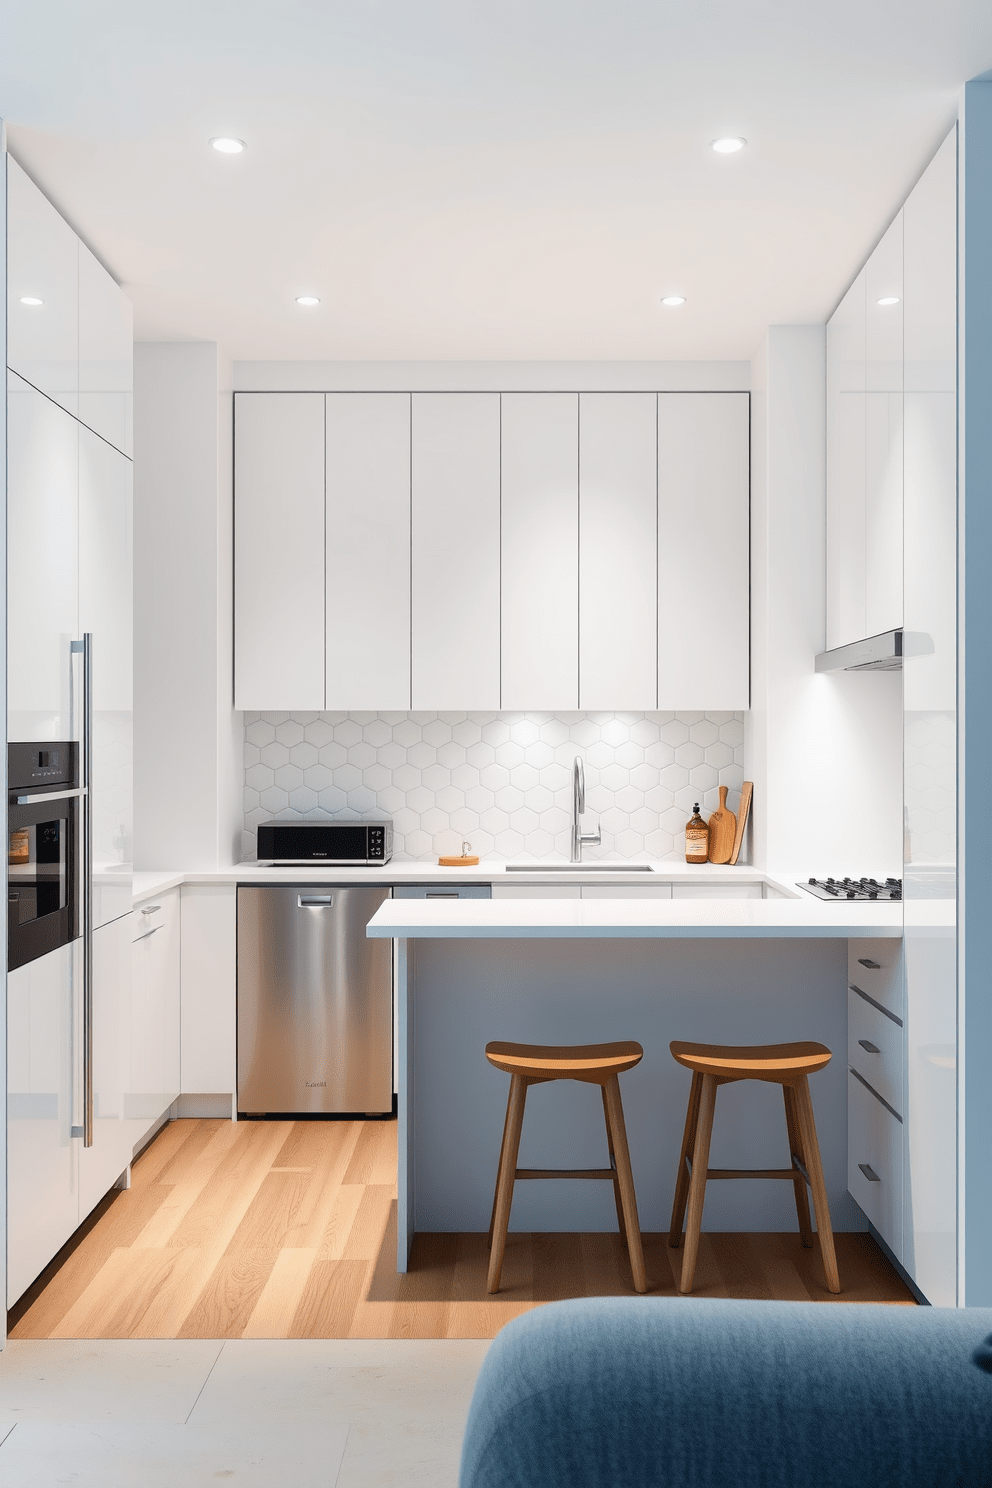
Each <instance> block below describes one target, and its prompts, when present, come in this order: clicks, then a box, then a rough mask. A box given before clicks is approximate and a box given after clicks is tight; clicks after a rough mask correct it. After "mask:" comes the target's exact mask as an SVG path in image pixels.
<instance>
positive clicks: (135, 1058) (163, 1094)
mask: <svg viewBox="0 0 992 1488" xmlns="http://www.w3.org/2000/svg"><path fill="white" fill-rule="evenodd" d="M133 920H134V925H133V933H132V944H131V957H132V965H133V978H134V982H133V987H132V1000H131V1008H132V1013H131V1084H130V1089H129V1091H128V1093H127V1096H126V1098H125V1102H124V1116H125V1120H126V1121H127V1123H128V1126H129V1129H130V1131H131V1141H132V1144H133V1145H135V1146H136V1145H137V1144H138V1143H139V1142H140V1141H141V1139H142V1138H143V1137H144V1136H145V1134H146V1133H147V1132H148V1131H150V1130H151V1128H152V1127H153V1126H154V1125H155V1123H156V1122H157V1121H158V1120H159V1118H160V1117H161V1116H163V1115H164V1114H165V1112H166V1111H167V1110H168V1108H169V1107H170V1106H171V1105H172V1103H173V1101H174V1100H176V1099H177V1097H178V1095H179V986H180V983H179V955H180V936H179V890H178V889H170V890H169V891H168V892H167V893H165V894H157V895H156V896H155V898H154V899H150V900H148V901H147V902H146V903H144V904H142V905H140V906H139V907H138V909H137V910H136V911H135V914H134V916H133Z"/></svg>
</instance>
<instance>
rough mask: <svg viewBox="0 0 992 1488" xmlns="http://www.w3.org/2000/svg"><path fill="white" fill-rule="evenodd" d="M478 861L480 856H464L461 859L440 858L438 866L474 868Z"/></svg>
mask: <svg viewBox="0 0 992 1488" xmlns="http://www.w3.org/2000/svg"><path fill="white" fill-rule="evenodd" d="M478 861H479V859H478V855H476V856H475V857H472V855H471V854H468V855H467V856H466V855H465V854H463V855H462V856H461V857H460V858H438V860H437V865H438V867H439V868H474V867H475V866H476V864H477V863H478Z"/></svg>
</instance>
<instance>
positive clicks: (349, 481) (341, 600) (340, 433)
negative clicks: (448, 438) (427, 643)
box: [324, 393, 410, 713]
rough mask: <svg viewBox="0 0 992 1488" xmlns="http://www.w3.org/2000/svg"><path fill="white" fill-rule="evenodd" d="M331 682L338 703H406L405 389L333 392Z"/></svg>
mask: <svg viewBox="0 0 992 1488" xmlns="http://www.w3.org/2000/svg"><path fill="white" fill-rule="evenodd" d="M326 462H327V464H326V503H327V505H326V534H327V536H326V541H327V559H326V564H325V573H326V586H327V589H326V594H327V599H326V609H327V643H326V652H327V684H326V696H325V703H324V706H325V707H326V708H327V709H328V710H331V711H335V710H340V711H342V712H349V711H350V712H352V713H360V712H373V713H374V712H376V711H378V710H382V711H391V712H398V713H402V712H406V711H408V710H409V708H410V395H409V393H329V394H328V395H327V405H326Z"/></svg>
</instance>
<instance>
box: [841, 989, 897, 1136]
mask: <svg viewBox="0 0 992 1488" xmlns="http://www.w3.org/2000/svg"><path fill="white" fill-rule="evenodd" d="M847 1062H848V1064H849V1065H850V1067H851V1068H852V1069H855V1070H857V1072H858V1074H859V1075H860V1076H861V1077H862V1079H864V1080H867V1081H868V1084H869V1085H870V1086H871V1088H872V1089H873V1090H875V1091H877V1092H878V1094H879V1095H880V1096H881V1097H882V1099H883V1100H886V1101H888V1103H889V1105H890V1106H891V1107H892V1109H893V1110H894V1111H896V1112H897V1113H898V1114H899V1115H900V1116H904V1115H905V1112H906V1096H905V1083H906V1082H905V1064H906V1038H905V1032H904V1030H903V1028H902V1027H901V1025H900V1024H898V1023H896V1022H894V1021H893V1020H892V1019H891V1018H889V1017H887V1016H886V1014H885V1013H883V1012H880V1011H879V1009H878V1008H877V1007H875V1006H874V1005H873V1004H872V1003H870V1002H868V1001H866V1000H865V998H863V997H859V996H858V994H857V992H854V991H851V990H849V991H848V994H847Z"/></svg>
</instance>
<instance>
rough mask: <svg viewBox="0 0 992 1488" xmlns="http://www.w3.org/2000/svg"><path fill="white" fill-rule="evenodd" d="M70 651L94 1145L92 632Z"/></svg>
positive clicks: (86, 1096) (85, 1128)
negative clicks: (74, 676)
mask: <svg viewBox="0 0 992 1488" xmlns="http://www.w3.org/2000/svg"><path fill="white" fill-rule="evenodd" d="M72 649H73V651H81V652H82V656H83V751H82V752H83V798H82V799H83V1125H82V1128H81V1129H80V1128H79V1127H74V1128H73V1136H81V1137H82V1139H83V1146H84V1147H92V1146H93V791H92V786H93V635H92V632H91V631H87V632H86V633H85V634H84V636H83V639H82V640H81V641H73V642H72Z"/></svg>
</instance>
